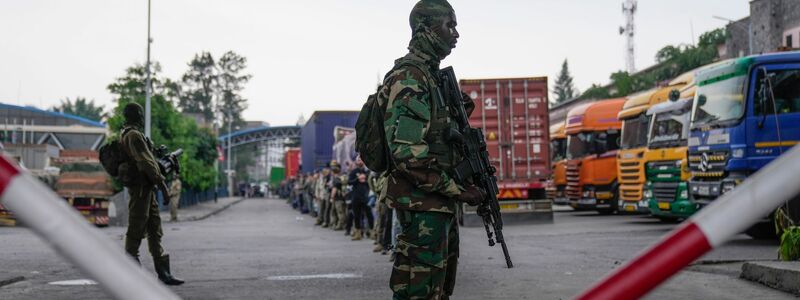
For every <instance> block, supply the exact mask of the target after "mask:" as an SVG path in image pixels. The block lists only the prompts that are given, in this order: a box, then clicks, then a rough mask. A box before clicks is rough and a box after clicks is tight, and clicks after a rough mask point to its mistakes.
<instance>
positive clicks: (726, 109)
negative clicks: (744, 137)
mask: <svg viewBox="0 0 800 300" xmlns="http://www.w3.org/2000/svg"><path fill="white" fill-rule="evenodd" d="M723 76H725V75H723ZM746 78H747V77H746V76H745V75H744V74H742V75H737V76H734V77H731V78H727V79H724V80H720V81H716V82H712V83H707V84H704V85H700V86H698V87H697V97H696V98H695V101H694V113H693V115H692V122H693V123H694V124H695V125H706V124H712V123H719V122H724V121H730V120H735V119H738V118H740V117H741V116H742V114H743V113H744V85H745V79H746Z"/></svg>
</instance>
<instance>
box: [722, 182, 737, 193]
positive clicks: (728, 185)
mask: <svg viewBox="0 0 800 300" xmlns="http://www.w3.org/2000/svg"><path fill="white" fill-rule="evenodd" d="M734 188H736V183H733V182H723V183H722V193H723V194H725V193H727V192H730V191H732V190H733V189H734Z"/></svg>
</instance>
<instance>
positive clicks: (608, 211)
mask: <svg viewBox="0 0 800 300" xmlns="http://www.w3.org/2000/svg"><path fill="white" fill-rule="evenodd" d="M611 190H612V191H614V197H612V198H611V208H605V209H598V210H597V212H598V213H600V214H601V215H604V216H607V215H613V214H614V213H616V212H617V211H618V210H619V186H617V185H616V184H615V185H614V187H612V188H611Z"/></svg>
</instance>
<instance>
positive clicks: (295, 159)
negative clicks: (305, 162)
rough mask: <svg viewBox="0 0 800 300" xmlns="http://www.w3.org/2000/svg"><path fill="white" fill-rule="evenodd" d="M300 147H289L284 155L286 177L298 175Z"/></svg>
mask: <svg viewBox="0 0 800 300" xmlns="http://www.w3.org/2000/svg"><path fill="white" fill-rule="evenodd" d="M300 156H301V155H300V149H299V148H289V149H288V150H286V153H285V154H284V157H283V166H284V167H285V168H286V178H291V177H295V176H297V173H298V172H299V171H300V159H301V158H300Z"/></svg>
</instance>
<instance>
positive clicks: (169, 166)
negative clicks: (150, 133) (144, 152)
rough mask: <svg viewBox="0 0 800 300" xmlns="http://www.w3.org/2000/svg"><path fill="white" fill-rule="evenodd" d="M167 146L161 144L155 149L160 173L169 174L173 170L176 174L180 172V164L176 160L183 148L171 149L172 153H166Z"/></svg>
mask: <svg viewBox="0 0 800 300" xmlns="http://www.w3.org/2000/svg"><path fill="white" fill-rule="evenodd" d="M166 152H167V147H165V146H161V147H159V149H157V150H156V156H158V157H160V158H159V159H158V168H159V169H160V171H161V175H164V176H168V175H169V174H171V173H173V172H175V173H176V174H180V173H181V165H180V163H179V162H178V157H180V156H181V155H182V154H183V149H180V148H179V149H178V150H175V151H173V152H172V153H166Z"/></svg>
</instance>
